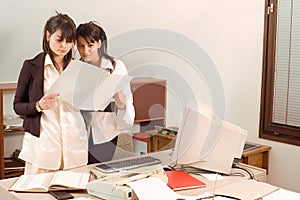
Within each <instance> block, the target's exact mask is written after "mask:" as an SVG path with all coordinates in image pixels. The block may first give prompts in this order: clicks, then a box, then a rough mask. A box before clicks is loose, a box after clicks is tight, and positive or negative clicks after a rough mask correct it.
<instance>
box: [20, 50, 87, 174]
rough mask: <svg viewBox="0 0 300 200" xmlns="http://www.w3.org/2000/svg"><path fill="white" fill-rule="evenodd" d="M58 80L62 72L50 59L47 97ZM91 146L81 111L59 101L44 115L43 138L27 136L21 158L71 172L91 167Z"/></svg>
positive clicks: (45, 89) (41, 134) (46, 84)
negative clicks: (78, 168) (70, 169)
mask: <svg viewBox="0 0 300 200" xmlns="http://www.w3.org/2000/svg"><path fill="white" fill-rule="evenodd" d="M58 77H59V72H58V71H57V69H56V68H55V67H54V65H53V63H52V61H51V59H50V56H49V55H46V57H45V66H44V94H45V93H46V92H47V91H48V89H49V88H50V87H51V86H52V84H53V83H54V82H55V81H56V79H57V78H58ZM87 144H88V134H87V131H86V128H85V123H84V120H83V117H82V115H81V113H80V111H79V110H76V109H75V108H73V107H72V105H70V104H69V103H67V102H65V101H63V100H59V99H57V100H56V104H55V105H54V106H53V107H52V108H51V109H48V110H44V111H43V113H42V117H41V133H40V137H35V136H33V135H31V134H30V133H28V132H27V133H25V135H24V139H23V147H22V151H21V153H20V155H19V157H20V158H21V159H23V160H25V161H26V162H30V163H32V164H33V165H34V166H36V167H39V168H44V169H50V170H58V169H69V168H74V167H79V166H82V165H86V164H87V155H88V154H87V151H88V150H87V147H88V145H87Z"/></svg>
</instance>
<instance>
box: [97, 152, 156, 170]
mask: <svg viewBox="0 0 300 200" xmlns="http://www.w3.org/2000/svg"><path fill="white" fill-rule="evenodd" d="M160 163H161V161H160V160H159V159H157V158H153V157H151V156H143V157H138V158H130V159H126V160H120V161H115V162H109V163H106V164H99V165H96V169H98V170H100V171H102V172H106V173H108V172H116V171H120V170H127V169H134V168H139V167H144V166H149V165H156V164H160Z"/></svg>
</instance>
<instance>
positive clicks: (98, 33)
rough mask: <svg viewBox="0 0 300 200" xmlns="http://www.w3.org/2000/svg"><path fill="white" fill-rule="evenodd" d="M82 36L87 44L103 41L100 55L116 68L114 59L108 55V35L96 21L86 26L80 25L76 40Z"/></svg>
mask: <svg viewBox="0 0 300 200" xmlns="http://www.w3.org/2000/svg"><path fill="white" fill-rule="evenodd" d="M79 36H81V37H82V38H83V39H85V41H87V43H94V42H98V41H99V40H101V47H100V49H99V54H100V55H101V56H103V57H104V58H106V59H109V60H110V61H111V63H112V64H113V66H115V59H114V57H112V56H110V55H109V54H108V53H107V37H106V33H105V31H104V30H103V28H101V27H100V26H99V25H97V24H96V22H94V21H90V22H87V23H85V24H80V25H79V26H78V27H77V29H76V39H78V37H79Z"/></svg>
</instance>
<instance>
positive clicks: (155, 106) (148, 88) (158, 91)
mask: <svg viewBox="0 0 300 200" xmlns="http://www.w3.org/2000/svg"><path fill="white" fill-rule="evenodd" d="M131 89H132V93H133V105H134V108H135V120H134V121H135V122H136V123H139V124H140V131H141V132H143V131H147V130H152V129H154V125H159V126H165V123H166V120H165V118H166V93H167V92H166V80H162V79H154V78H147V77H135V78H134V79H133V80H132V81H131Z"/></svg>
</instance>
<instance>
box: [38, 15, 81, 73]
mask: <svg viewBox="0 0 300 200" xmlns="http://www.w3.org/2000/svg"><path fill="white" fill-rule="evenodd" d="M56 13H57V15H55V16H53V17H50V18H49V19H48V20H47V22H46V24H45V27H44V37H43V51H44V52H45V53H47V54H49V55H50V58H51V60H52V62H53V63H54V65H56V63H55V61H54V59H53V56H54V55H53V52H52V51H51V49H50V46H49V42H48V41H47V31H48V32H49V33H50V35H52V34H53V33H55V32H56V31H57V30H61V39H62V40H64V39H66V42H75V40H76V25H75V23H74V21H73V20H72V19H71V18H70V17H69V16H68V15H66V14H61V13H58V12H56ZM72 58H73V52H72V50H71V51H69V52H68V54H67V55H66V56H65V58H64V68H65V67H66V66H67V65H68V64H69V62H70V61H71V59H72Z"/></svg>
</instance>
